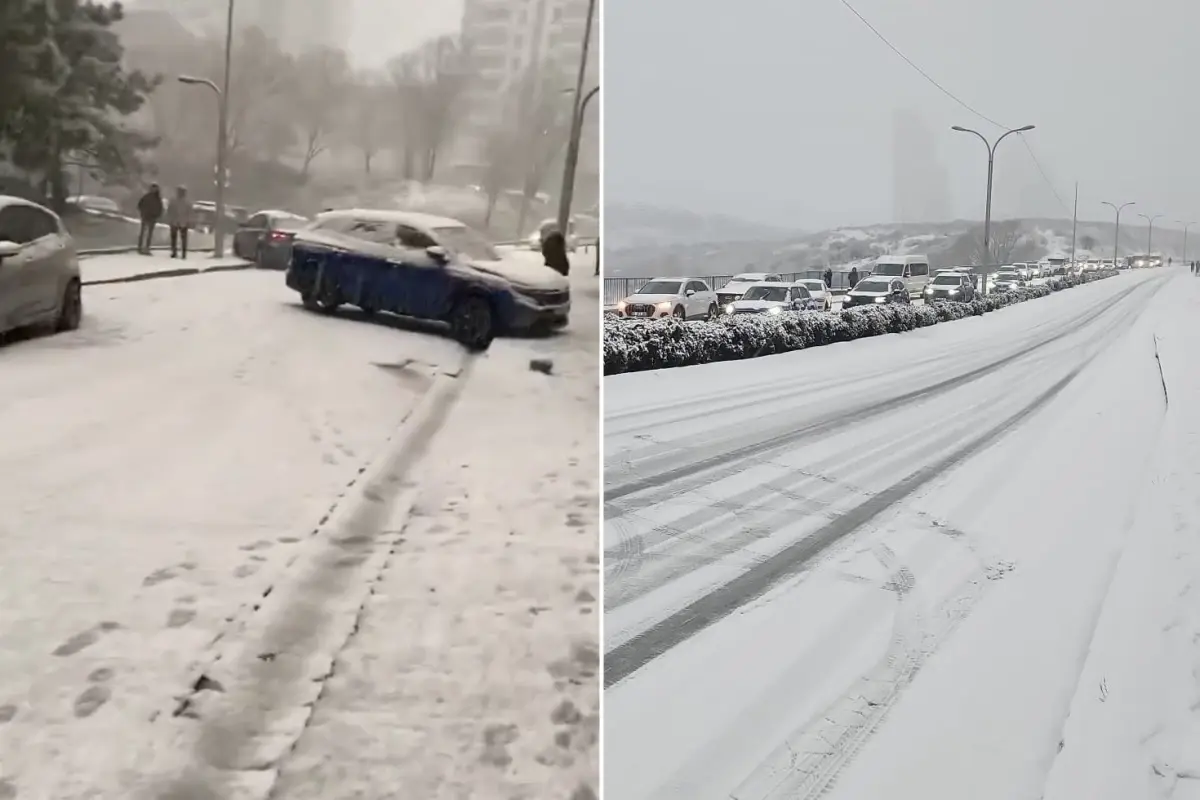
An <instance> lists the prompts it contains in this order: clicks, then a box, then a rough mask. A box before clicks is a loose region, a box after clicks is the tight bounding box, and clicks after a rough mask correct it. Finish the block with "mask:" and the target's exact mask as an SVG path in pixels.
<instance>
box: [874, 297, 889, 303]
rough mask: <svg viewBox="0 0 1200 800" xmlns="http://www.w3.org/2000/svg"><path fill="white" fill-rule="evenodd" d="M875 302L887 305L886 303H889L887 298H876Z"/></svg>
mask: <svg viewBox="0 0 1200 800" xmlns="http://www.w3.org/2000/svg"><path fill="white" fill-rule="evenodd" d="M875 302H876V303H886V302H887V298H886V297H876V298H875Z"/></svg>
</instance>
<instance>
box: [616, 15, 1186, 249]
mask: <svg viewBox="0 0 1200 800" xmlns="http://www.w3.org/2000/svg"><path fill="white" fill-rule="evenodd" d="M850 2H851V3H852V4H853V5H854V7H855V8H856V9H857V10H858V11H859V12H860V13H861V14H862V15H863V16H864V17H866V18H867V19H868V20H869V21H870V22H871V23H872V24H873V25H874V26H875V27H876V28H878V29H879V30H880V32H881V33H883V34H884V35H885V36H886V37H887V38H888V39H889V40H890V41H891V42H892V43H893V44H894V45H895V46H896V47H897V48H899V49H900V50H901V51H902V52H904V53H905V54H906V55H907V56H908V57H909V58H911V59H912V60H913V61H915V62H916V63H917V65H918V66H920V67H921V68H922V69H923V70H924V71H926V72H927V73H929V74H930V75H931V76H932V77H933V78H934V79H936V80H937V81H938V82H939V83H941V84H942V85H943V86H945V87H946V88H947V89H949V90H950V91H951V92H953V93H954V94H956V95H958V96H959V97H961V98H962V99H963V100H965V101H966V102H967V103H968V104H970V105H972V106H973V107H975V108H976V109H978V110H979V111H981V112H982V113H983V114H985V115H987V116H989V117H991V118H993V119H995V120H997V121H999V122H1001V123H1004V124H1006V125H1010V126H1012V127H1018V126H1021V125H1026V124H1035V125H1037V126H1038V129H1037V130H1035V131H1033V132H1031V133H1029V134H1027V136H1028V137H1029V143H1030V145H1031V146H1032V148H1033V150H1034V152H1035V153H1036V155H1037V159H1038V160H1039V161H1040V162H1041V164H1042V166H1043V167H1044V169H1045V171H1046V172H1047V174H1048V175H1049V177H1050V178H1051V179H1052V181H1053V184H1054V186H1055V188H1056V189H1057V192H1058V194H1059V196H1060V197H1061V199H1062V201H1063V204H1065V206H1066V208H1065V209H1063V207H1062V205H1060V203H1059V202H1058V200H1056V199H1055V198H1054V196H1053V194H1052V193H1051V190H1050V189H1049V188H1048V187H1046V186H1045V184H1044V183H1043V182H1042V180H1041V178H1040V176H1039V175H1038V173H1037V170H1036V167H1035V166H1034V163H1033V161H1032V159H1031V157H1030V155H1029V153H1028V151H1027V150H1026V149H1025V147H1024V146H1023V145H1022V143H1021V142H1020V141H1019V139H1018V138H1017V137H1016V136H1011V137H1009V138H1008V139H1006V140H1005V141H1004V143H1003V144H1002V145H1001V146H1000V147H999V149H998V151H997V170H996V189H995V196H996V199H997V209H996V213H997V215H998V216H1002V215H1015V214H1022V215H1024V214H1041V213H1045V212H1047V211H1054V210H1056V209H1057V210H1058V212H1059V214H1060V215H1061V216H1064V217H1067V218H1069V217H1070V215H1071V212H1070V205H1071V203H1072V199H1073V197H1072V193H1073V183H1074V181H1076V180H1078V181H1079V184H1080V203H1079V213H1080V217H1081V218H1093V219H1105V218H1109V217H1108V215H1109V214H1111V212H1110V211H1108V210H1107V209H1106V207H1103V206H1101V205H1100V201H1102V200H1113V201H1116V202H1118V203H1119V202H1123V201H1125V200H1136V201H1138V204H1139V209H1135V210H1143V211H1149V212H1154V213H1159V212H1165V213H1167V214H1169V215H1170V218H1172V219H1179V218H1185V219H1189V220H1191V219H1196V220H1200V192H1198V190H1200V165H1198V163H1197V158H1196V156H1197V155H1198V154H1200V140H1198V138H1197V132H1198V131H1200V100H1198V99H1197V97H1196V94H1195V91H1194V87H1195V86H1196V84H1195V83H1194V81H1193V76H1195V75H1197V74H1200V70H1198V68H1197V66H1196V65H1197V64H1198V63H1200V36H1198V35H1197V34H1198V32H1200V1H1198V0H1145V1H1144V2H1142V3H1102V2H1098V0H903V1H902V2H897V0H850ZM604 24H605V60H604V148H605V162H604V168H605V192H606V194H605V199H606V201H608V202H643V203H650V204H655V205H663V206H669V207H675V208H684V209H688V210H692V211H697V212H706V213H707V212H712V213H723V214H730V215H733V216H737V217H742V218H746V219H750V220H754V221H758V222H762V223H771V224H777V225H782V226H787V227H792V228H803V229H817V228H823V227H828V226H832V225H839V224H854V223H869V222H886V221H890V220H891V219H892V218H893V205H894V203H893V188H892V120H893V113H894V111H895V109H897V108H901V107H903V108H909V109H911V110H913V111H915V112H917V113H918V114H920V116H921V117H922V118H923V119H924V121H925V123H926V124H927V126H928V127H929V129H930V130H931V131H932V132H933V135H934V137H935V139H936V146H937V148H938V152H939V156H940V159H941V161H942V163H943V164H944V165H945V167H946V169H947V171H948V173H949V176H950V177H949V182H950V192H951V196H952V205H953V209H954V214H955V216H958V217H966V218H976V219H979V218H982V216H983V201H984V187H985V177H986V161H987V158H986V151H985V150H984V146H983V144H982V143H981V142H980V141H979V140H978V139H976V138H974V137H971V136H968V135H965V134H961V133H952V132H951V131H949V130H948V128H949V126H950V125H963V126H966V127H976V128H978V129H979V130H980V131H982V132H985V133H987V134H988V135H989V137H991V136H993V135H995V134H996V133H998V132H1000V131H999V129H997V128H995V127H994V126H992V125H990V124H988V123H987V122H984V121H983V120H981V119H979V118H978V117H975V116H974V115H972V114H971V113H970V112H968V111H967V110H966V109H964V108H962V107H961V106H959V105H957V104H956V103H955V102H954V101H952V100H951V99H949V98H948V97H946V96H945V95H943V94H942V93H941V92H939V91H938V90H937V89H936V88H935V87H933V86H932V85H930V83H929V82H927V81H926V80H925V79H924V78H922V77H921V75H920V74H919V73H917V72H916V71H915V70H913V69H912V68H911V67H909V66H908V65H906V64H905V63H904V62H903V61H902V60H901V59H900V58H899V57H898V56H896V55H895V54H894V53H893V52H892V51H890V50H889V49H888V48H887V46H886V45H885V44H884V43H883V42H881V41H879V39H877V38H876V37H875V36H874V34H872V33H871V31H870V30H869V29H868V28H867V27H865V26H864V25H863V24H862V23H861V22H860V21H859V20H858V19H857V18H856V17H855V16H854V15H853V14H852V13H851V12H850V11H849V10H848V9H847V8H846V7H845V6H844V5H843V4H842V3H841V2H839V0H738V2H730V1H729V0H655V1H654V2H652V3H649V2H645V0H605V2H604ZM1013 184H1024V185H1023V186H1014V185H1013ZM1022 198H1024V199H1022ZM1126 213H1127V214H1128V213H1131V212H1128V211H1127V212H1126ZM1193 215H1195V216H1193ZM1123 221H1124V218H1123ZM1165 222H1166V220H1163V222H1162V223H1158V224H1163V223H1165Z"/></svg>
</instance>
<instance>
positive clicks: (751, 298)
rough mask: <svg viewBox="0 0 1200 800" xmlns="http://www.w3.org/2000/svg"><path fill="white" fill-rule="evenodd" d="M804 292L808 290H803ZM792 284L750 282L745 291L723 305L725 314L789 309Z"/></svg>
mask: <svg viewBox="0 0 1200 800" xmlns="http://www.w3.org/2000/svg"><path fill="white" fill-rule="evenodd" d="M804 291H805V292H806V293H807V291H808V290H804ZM791 304H792V286H791V285H790V284H787V283H776V282H774V281H762V282H759V283H755V284H752V285H751V286H750V287H749V288H748V289H746V293H745V294H743V295H742V296H741V297H740V298H738V299H737V300H734V301H733V302H732V303H728V304H727V305H726V306H725V313H726V314H782V313H783V312H784V311H787V310H790V309H791Z"/></svg>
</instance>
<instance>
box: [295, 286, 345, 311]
mask: <svg viewBox="0 0 1200 800" xmlns="http://www.w3.org/2000/svg"><path fill="white" fill-rule="evenodd" d="M301 300H303V301H304V307H305V308H309V309H313V310H316V311H320V312H322V313H325V314H332V313H333V312H335V311H337V310H338V307H339V306H341V305H342V303H344V302H345V300H343V299H342V293H341V292H340V291H339V290H338V287H337V285H336V284H334V283H332V282H330V281H322V283H321V285H320V286H318V287H317V289H316V291H314V292H313V293H312V294H311V295H310V297H309V298H308V299H305V298H304V297H303V296H302V297H301Z"/></svg>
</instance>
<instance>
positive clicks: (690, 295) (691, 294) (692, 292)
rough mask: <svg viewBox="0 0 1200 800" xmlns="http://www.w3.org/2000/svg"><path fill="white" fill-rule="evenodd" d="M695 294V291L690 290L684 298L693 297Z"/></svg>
mask: <svg viewBox="0 0 1200 800" xmlns="http://www.w3.org/2000/svg"><path fill="white" fill-rule="evenodd" d="M695 294H696V290H695V289H688V290H687V291H686V292H684V293H683V295H684V297H692V296H693V295H695Z"/></svg>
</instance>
